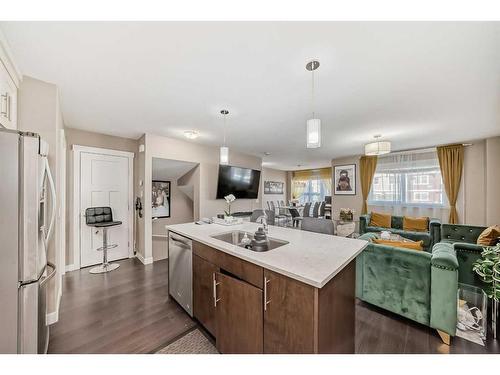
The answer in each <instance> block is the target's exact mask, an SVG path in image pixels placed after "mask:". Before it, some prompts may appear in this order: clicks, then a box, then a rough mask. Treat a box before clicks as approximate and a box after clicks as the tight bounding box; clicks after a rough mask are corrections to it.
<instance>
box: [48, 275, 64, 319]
mask: <svg viewBox="0 0 500 375" xmlns="http://www.w3.org/2000/svg"><path fill="white" fill-rule="evenodd" d="M61 297H62V284H61V288H59V293H57V306H56V311H54V312H51V313H48V314H47V316H46V317H45V322H46V324H47V325H49V326H50V325H51V324H54V323H57V322H58V321H59V308H60V306H61Z"/></svg>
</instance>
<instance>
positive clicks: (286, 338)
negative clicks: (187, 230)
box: [193, 241, 356, 354]
mask: <svg viewBox="0 0 500 375" xmlns="http://www.w3.org/2000/svg"><path fill="white" fill-rule="evenodd" d="M355 272H356V268H355V260H352V261H351V262H350V263H349V264H347V265H346V266H345V267H344V269H342V270H341V271H340V272H339V273H338V274H336V275H335V276H334V277H333V278H332V279H331V280H330V281H329V282H328V283H326V285H324V286H323V287H322V288H316V287H313V286H311V285H308V284H305V283H302V282H300V281H297V280H295V279H292V278H290V277H287V276H284V275H282V274H279V273H277V272H273V271H270V270H267V269H264V268H262V267H260V266H257V265H255V264H252V263H249V262H247V261H245V260H242V259H239V258H237V257H235V256H231V255H229V254H226V253H224V252H221V251H219V250H216V249H214V248H211V247H209V246H207V245H204V244H201V243H198V242H196V241H194V242H193V312H194V317H195V318H196V319H198V321H199V322H200V323H201V324H202V325H203V326H204V327H205V328H206V329H207V330H208V331H209V332H210V333H211V334H212V335H214V336H215V338H216V345H217V349H218V350H219V351H220V352H221V353H289V354H300V353H354V329H355V304H354V303H355V296H354V294H355V293H354V288H355V276H356V274H355ZM214 275H215V280H214ZM216 300H217V302H215V301H216Z"/></svg>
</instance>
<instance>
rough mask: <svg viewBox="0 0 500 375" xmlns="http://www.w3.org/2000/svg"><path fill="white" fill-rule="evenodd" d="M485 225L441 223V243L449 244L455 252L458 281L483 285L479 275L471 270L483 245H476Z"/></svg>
mask: <svg viewBox="0 0 500 375" xmlns="http://www.w3.org/2000/svg"><path fill="white" fill-rule="evenodd" d="M485 229H486V227H480V226H473V225H459V224H443V225H441V243H446V244H450V246H452V247H453V249H454V250H455V252H456V254H457V259H458V281H459V282H460V283H464V284H469V285H475V286H477V287H483V286H484V284H483V282H482V281H481V279H480V278H479V276H478V275H477V274H476V273H475V272H473V271H472V264H473V263H474V262H475V261H476V260H477V259H479V258H480V257H481V252H482V251H483V249H484V248H483V246H481V245H477V238H478V237H479V235H480V234H481V233H482V232H483V231H484V230H485Z"/></svg>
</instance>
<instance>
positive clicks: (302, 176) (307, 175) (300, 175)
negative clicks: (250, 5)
mask: <svg viewBox="0 0 500 375" xmlns="http://www.w3.org/2000/svg"><path fill="white" fill-rule="evenodd" d="M313 176H314V177H319V178H321V179H325V180H326V179H331V178H332V168H321V169H306V170H302V171H294V172H293V179H296V180H302V181H304V180H310V179H311V178H312V177H313Z"/></svg>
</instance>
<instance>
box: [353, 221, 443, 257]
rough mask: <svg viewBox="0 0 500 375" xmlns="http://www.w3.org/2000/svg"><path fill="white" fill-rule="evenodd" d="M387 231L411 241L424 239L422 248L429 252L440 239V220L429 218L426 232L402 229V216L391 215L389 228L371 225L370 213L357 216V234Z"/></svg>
mask: <svg viewBox="0 0 500 375" xmlns="http://www.w3.org/2000/svg"><path fill="white" fill-rule="evenodd" d="M383 230H387V231H389V232H392V233H395V234H399V235H400V236H402V237H405V238H408V239H410V240H412V241H424V246H423V247H424V250H425V251H428V252H430V251H431V249H432V246H433V245H434V244H435V243H438V242H439V241H440V240H441V222H440V221H439V220H438V219H429V228H428V231H427V232H411V231H405V230H403V216H392V217H391V228H382V227H373V226H371V225H370V214H366V215H361V216H360V217H359V234H364V233H369V232H381V231H383Z"/></svg>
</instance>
